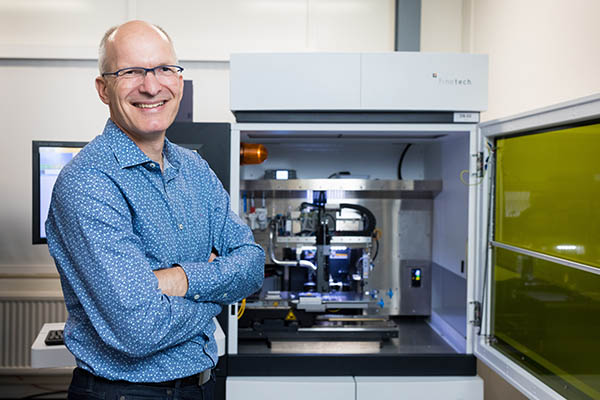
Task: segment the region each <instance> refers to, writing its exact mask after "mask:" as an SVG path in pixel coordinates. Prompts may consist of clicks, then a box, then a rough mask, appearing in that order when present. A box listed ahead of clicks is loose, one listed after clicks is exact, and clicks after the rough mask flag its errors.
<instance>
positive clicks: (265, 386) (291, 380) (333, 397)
mask: <svg viewBox="0 0 600 400" xmlns="http://www.w3.org/2000/svg"><path fill="white" fill-rule="evenodd" d="M225 393H226V398H227V400H281V399H286V400H307V399H310V400H355V390H354V378H352V377H351V376H326V377H310V376H302V377H299V376H298V377H293V376H281V377H268V376H256V377H254V376H250V377H237V376H234V377H231V376H230V377H228V378H227V383H226V389H225ZM372 398H374V397H372Z"/></svg>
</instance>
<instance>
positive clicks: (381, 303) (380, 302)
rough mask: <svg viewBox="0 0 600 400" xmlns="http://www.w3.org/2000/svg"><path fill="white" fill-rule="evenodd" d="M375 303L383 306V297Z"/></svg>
mask: <svg viewBox="0 0 600 400" xmlns="http://www.w3.org/2000/svg"><path fill="white" fill-rule="evenodd" d="M377 304H379V307H381V308H383V299H380V300H379V302H378V303H377Z"/></svg>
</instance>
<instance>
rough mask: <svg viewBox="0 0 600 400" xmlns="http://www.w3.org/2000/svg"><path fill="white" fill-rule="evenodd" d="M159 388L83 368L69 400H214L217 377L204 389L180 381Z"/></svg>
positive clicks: (77, 371)
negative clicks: (115, 378) (106, 375)
mask: <svg viewBox="0 0 600 400" xmlns="http://www.w3.org/2000/svg"><path fill="white" fill-rule="evenodd" d="M160 385H161V384H155V383H154V384H144V383H132V382H126V381H110V380H108V379H104V378H100V377H97V376H94V375H92V374H90V373H89V372H87V371H85V370H83V369H81V368H75V370H74V371H73V379H72V380H71V386H69V395H68V397H67V398H68V399H70V400H80V399H81V400H84V399H85V400H87V399H91V400H93V399H103V400H137V399H168V400H192V399H194V400H213V393H214V388H215V375H214V372H213V373H212V374H211V377H210V379H209V380H208V382H206V383H205V384H204V385H202V386H199V385H198V384H194V383H190V382H186V381H182V380H179V379H177V380H175V381H174V382H173V384H172V387H171V386H160Z"/></svg>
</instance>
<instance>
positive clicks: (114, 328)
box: [47, 170, 264, 357]
mask: <svg viewBox="0 0 600 400" xmlns="http://www.w3.org/2000/svg"><path fill="white" fill-rule="evenodd" d="M215 179H216V178H215ZM90 182H93V185H91V184H90ZM90 187H91V189H93V190H90ZM56 188H58V190H56ZM221 190H222V189H221ZM219 197H220V199H219V200H220V201H221V202H222V203H221V204H222V207H223V208H222V212H217V213H215V216H214V217H213V219H214V221H211V222H212V223H211V226H213V227H215V232H213V236H212V237H213V238H215V241H214V247H215V249H217V251H218V252H219V254H220V255H222V256H220V257H217V258H214V256H212V255H211V257H210V258H209V260H208V261H204V262H182V263H181V265H175V266H172V267H171V268H166V269H161V270H157V271H152V269H151V265H150V264H149V262H148V260H147V259H146V256H145V254H144V252H143V244H142V242H141V239H140V237H138V236H137V235H136V234H135V233H134V231H133V229H132V227H131V214H130V211H129V208H128V205H127V203H126V202H125V200H124V199H123V197H122V194H121V193H120V191H119V190H118V188H117V187H116V186H115V185H114V184H113V183H112V181H111V180H110V179H106V177H104V176H103V175H99V174H96V173H95V172H94V171H93V170H90V171H87V172H85V173H81V174H73V176H69V177H64V178H63V179H59V180H58V181H57V185H56V186H55V197H54V198H53V204H52V206H51V212H50V214H49V218H48V221H49V222H48V224H47V232H48V243H49V245H50V250H51V253H52V256H53V257H54V258H55V261H56V264H57V266H58V267H59V270H60V272H61V277H62V278H63V279H64V280H65V282H67V283H68V288H69V291H70V292H72V293H73V296H76V297H77V298H79V299H80V300H79V301H80V306H81V307H82V308H83V310H84V312H85V315H86V316H87V318H88V319H89V321H90V323H91V324H92V325H93V327H94V329H95V330H96V332H97V333H98V336H99V337H100V338H101V339H102V340H103V341H104V342H105V343H106V344H107V345H108V346H110V347H112V348H114V349H116V350H117V351H119V352H122V353H124V354H127V355H129V356H134V357H142V356H147V355H150V354H153V353H155V352H158V351H161V350H162V349H166V348H169V347H173V346H176V345H178V344H180V343H183V342H186V341H188V340H190V339H192V338H194V337H196V336H198V335H199V334H202V333H203V332H204V331H205V329H206V327H207V326H209V325H210V324H212V318H213V317H214V316H216V315H218V314H219V312H220V309H221V307H220V304H226V303H230V302H233V301H237V300H239V299H241V298H243V297H245V296H247V295H248V294H250V293H252V292H253V291H255V290H257V288H258V287H260V284H261V283H262V276H263V272H262V265H261V263H262V262H263V261H264V253H263V252H262V250H261V249H260V247H259V246H257V245H255V244H254V243H252V241H251V234H250V233H249V231H248V230H247V227H245V226H241V225H240V223H241V221H239V219H238V218H237V216H235V215H231V213H230V210H229V207H228V206H229V204H228V198H223V196H219ZM242 224H243V223H242ZM226 230H227V231H231V230H236V231H237V232H240V235H241V236H240V237H242V239H229V238H228V237H227V235H223V234H222V232H224V231H226ZM151 272H154V273H151ZM157 279H158V280H157ZM157 283H158V285H157ZM157 289H160V290H157Z"/></svg>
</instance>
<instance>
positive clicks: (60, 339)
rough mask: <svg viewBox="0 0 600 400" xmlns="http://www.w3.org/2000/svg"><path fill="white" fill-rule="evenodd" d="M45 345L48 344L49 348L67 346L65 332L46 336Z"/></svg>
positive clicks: (57, 331)
mask: <svg viewBox="0 0 600 400" xmlns="http://www.w3.org/2000/svg"><path fill="white" fill-rule="evenodd" d="M44 343H46V345H47V346H57V345H61V344H65V337H64V331H63V330H62V329H61V330H54V331H49V332H48V334H47V335H46V339H44Z"/></svg>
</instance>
